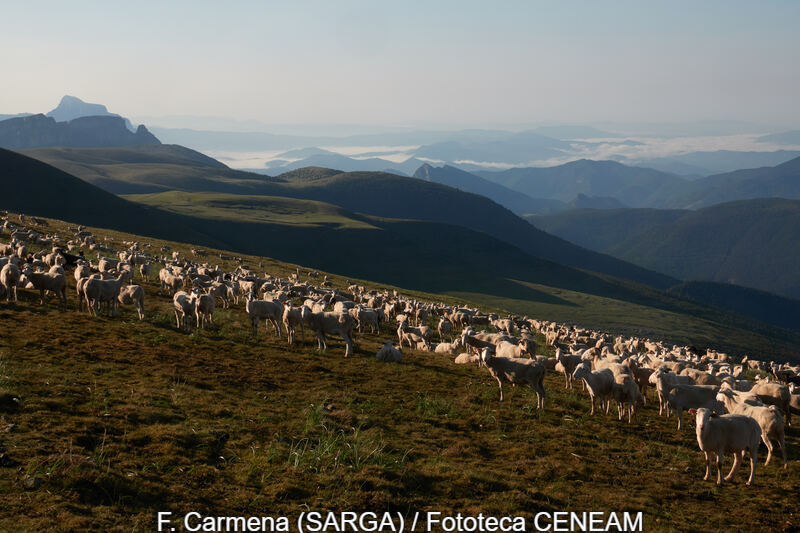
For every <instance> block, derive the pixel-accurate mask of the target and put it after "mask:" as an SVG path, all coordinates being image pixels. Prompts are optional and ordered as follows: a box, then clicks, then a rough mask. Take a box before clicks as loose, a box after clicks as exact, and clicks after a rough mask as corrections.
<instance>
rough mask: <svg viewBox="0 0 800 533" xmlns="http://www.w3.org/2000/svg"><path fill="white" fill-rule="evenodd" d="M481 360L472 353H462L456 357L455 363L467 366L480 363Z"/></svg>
mask: <svg viewBox="0 0 800 533" xmlns="http://www.w3.org/2000/svg"><path fill="white" fill-rule="evenodd" d="M480 360H481V358H480V357H479V356H477V355H475V354H472V353H460V354H458V355H457V356H456V358H455V359H454V360H453V362H454V363H455V364H457V365H466V364H469V363H478V362H479V361H480Z"/></svg>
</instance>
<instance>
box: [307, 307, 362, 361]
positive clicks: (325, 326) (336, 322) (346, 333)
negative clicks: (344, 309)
mask: <svg viewBox="0 0 800 533" xmlns="http://www.w3.org/2000/svg"><path fill="white" fill-rule="evenodd" d="M306 320H307V322H308V327H309V328H311V331H313V332H315V333H316V334H317V349H318V350H320V351H323V352H324V351H326V350H327V349H328V342H327V339H326V335H340V336H341V337H342V339H343V340H344V342H345V350H344V356H345V357H349V356H350V355H351V354H352V353H353V327H354V326H355V321H354V320H353V317H351V316H350V315H349V314H347V313H326V312H324V311H323V312H320V313H308V316H307V319H306Z"/></svg>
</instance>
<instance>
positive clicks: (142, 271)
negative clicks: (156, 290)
mask: <svg viewBox="0 0 800 533" xmlns="http://www.w3.org/2000/svg"><path fill="white" fill-rule="evenodd" d="M139 275H140V276H142V280H143V281H148V282H149V281H150V263H149V262H144V263H142V264H141V265H139Z"/></svg>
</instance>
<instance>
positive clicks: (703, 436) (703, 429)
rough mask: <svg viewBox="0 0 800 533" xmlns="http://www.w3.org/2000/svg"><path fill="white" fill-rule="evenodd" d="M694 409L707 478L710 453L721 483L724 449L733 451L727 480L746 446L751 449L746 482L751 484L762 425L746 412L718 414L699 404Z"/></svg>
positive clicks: (726, 451) (709, 468) (725, 451)
mask: <svg viewBox="0 0 800 533" xmlns="http://www.w3.org/2000/svg"><path fill="white" fill-rule="evenodd" d="M690 413H695V414H696V418H695V421H696V423H697V428H696V429H697V444H698V445H699V446H700V450H701V451H702V452H703V454H704V455H705V459H706V474H705V476H703V480H705V481H707V480H708V478H709V476H710V474H711V456H712V454H713V455H716V465H717V485H722V459H723V456H724V455H725V454H726V453H732V454H733V466H732V467H731V471H730V472H729V473H728V475H727V476H725V481H730V480H731V479H732V478H733V476H734V475H735V474H736V471H737V470H738V469H739V465H741V463H742V458H743V456H744V451H745V450H750V477H749V478H748V480H747V485H748V486H749V485H751V484H752V483H753V480H754V479H755V476H756V462H757V459H758V445H759V442H760V441H761V428H760V427H759V426H758V422H756V421H755V420H753V419H752V418H751V417H749V416H745V415H724V416H718V415H716V414H714V413H713V412H712V411H711V410H710V409H706V408H705V407H701V408H700V409H697V410H694V409H691V410H690Z"/></svg>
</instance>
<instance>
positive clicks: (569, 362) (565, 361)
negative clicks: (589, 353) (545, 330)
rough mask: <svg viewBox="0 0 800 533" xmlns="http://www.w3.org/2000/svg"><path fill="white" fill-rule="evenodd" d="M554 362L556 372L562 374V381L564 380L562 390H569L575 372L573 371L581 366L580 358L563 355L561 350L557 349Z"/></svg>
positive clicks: (578, 356)
mask: <svg viewBox="0 0 800 533" xmlns="http://www.w3.org/2000/svg"><path fill="white" fill-rule="evenodd" d="M556 361H557V363H556V367H555V368H556V370H557V371H559V372H563V373H564V379H565V380H566V383H565V385H564V388H565V389H571V388H572V386H573V380H572V373H573V372H575V369H576V368H577V367H578V365H580V364H581V356H580V355H563V354H562V353H561V350H560V349H557V350H556Z"/></svg>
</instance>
